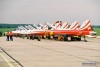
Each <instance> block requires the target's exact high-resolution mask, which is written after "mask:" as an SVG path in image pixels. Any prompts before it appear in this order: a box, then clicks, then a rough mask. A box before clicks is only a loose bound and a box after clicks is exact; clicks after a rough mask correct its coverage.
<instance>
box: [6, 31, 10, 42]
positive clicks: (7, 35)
mask: <svg viewBox="0 0 100 67" xmlns="http://www.w3.org/2000/svg"><path fill="white" fill-rule="evenodd" d="M6 37H7V39H6V41H9V31H7V33H6Z"/></svg>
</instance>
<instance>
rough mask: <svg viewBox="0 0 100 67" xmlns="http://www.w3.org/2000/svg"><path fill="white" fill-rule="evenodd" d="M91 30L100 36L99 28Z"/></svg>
mask: <svg viewBox="0 0 100 67" xmlns="http://www.w3.org/2000/svg"><path fill="white" fill-rule="evenodd" d="M93 30H94V31H95V32H97V35H99V36H100V28H93Z"/></svg>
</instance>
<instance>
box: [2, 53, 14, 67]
mask: <svg viewBox="0 0 100 67" xmlns="http://www.w3.org/2000/svg"><path fill="white" fill-rule="evenodd" d="M0 56H1V57H2V58H3V59H4V60H5V61H6V63H7V64H8V65H9V66H10V67H14V66H13V65H12V64H11V63H10V62H9V61H8V60H7V59H6V58H5V57H4V56H3V54H1V53H0Z"/></svg>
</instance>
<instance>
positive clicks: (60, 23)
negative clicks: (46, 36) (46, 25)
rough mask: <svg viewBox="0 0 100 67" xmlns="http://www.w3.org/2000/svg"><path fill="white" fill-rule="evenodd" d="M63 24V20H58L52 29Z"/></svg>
mask: <svg viewBox="0 0 100 67" xmlns="http://www.w3.org/2000/svg"><path fill="white" fill-rule="evenodd" d="M61 25H62V21H57V22H55V26H53V27H52V29H51V30H54V29H59V28H60V27H61Z"/></svg>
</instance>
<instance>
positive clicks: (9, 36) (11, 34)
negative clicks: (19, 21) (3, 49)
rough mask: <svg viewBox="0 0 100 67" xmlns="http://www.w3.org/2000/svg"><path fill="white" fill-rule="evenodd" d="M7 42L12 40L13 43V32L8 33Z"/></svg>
mask: <svg viewBox="0 0 100 67" xmlns="http://www.w3.org/2000/svg"><path fill="white" fill-rule="evenodd" d="M6 37H7V41H9V40H11V41H13V33H12V32H11V31H8V32H7V33H6Z"/></svg>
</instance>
